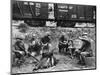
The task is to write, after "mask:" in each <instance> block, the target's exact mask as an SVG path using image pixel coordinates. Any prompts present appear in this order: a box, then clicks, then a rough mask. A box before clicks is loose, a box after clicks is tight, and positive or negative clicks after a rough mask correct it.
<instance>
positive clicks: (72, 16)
mask: <svg viewBox="0 0 100 75" xmlns="http://www.w3.org/2000/svg"><path fill="white" fill-rule="evenodd" d="M68 9H69V11H68V15H69V19H70V20H71V19H77V17H78V16H77V6H76V5H71V4H70V5H69V6H68Z"/></svg>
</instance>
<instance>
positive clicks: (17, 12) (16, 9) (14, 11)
mask: <svg viewBox="0 0 100 75" xmlns="http://www.w3.org/2000/svg"><path fill="white" fill-rule="evenodd" d="M12 15H13V17H17V18H21V17H22V13H21V11H20V8H19V5H18V2H13V7H12Z"/></svg>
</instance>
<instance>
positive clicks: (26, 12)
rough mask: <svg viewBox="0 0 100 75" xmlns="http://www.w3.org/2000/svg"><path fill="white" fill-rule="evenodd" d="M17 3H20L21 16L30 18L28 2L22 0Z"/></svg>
mask: <svg viewBox="0 0 100 75" xmlns="http://www.w3.org/2000/svg"><path fill="white" fill-rule="evenodd" d="M19 5H20V9H21V10H22V12H23V18H32V13H31V9H30V6H29V2H25V1H22V2H19Z"/></svg>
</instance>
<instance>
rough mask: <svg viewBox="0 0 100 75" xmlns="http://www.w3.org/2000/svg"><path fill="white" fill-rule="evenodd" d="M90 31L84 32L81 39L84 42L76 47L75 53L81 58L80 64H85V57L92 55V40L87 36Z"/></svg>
mask: <svg viewBox="0 0 100 75" xmlns="http://www.w3.org/2000/svg"><path fill="white" fill-rule="evenodd" d="M87 34H88V33H83V35H82V36H81V37H79V40H80V41H81V42H82V46H81V47H80V48H79V49H76V51H75V53H76V55H77V57H78V59H79V62H78V64H80V65H85V64H86V63H85V58H86V57H91V56H92V49H91V42H90V40H91V39H90V38H89V37H88V36H87Z"/></svg>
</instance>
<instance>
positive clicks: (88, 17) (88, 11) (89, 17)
mask: <svg viewBox="0 0 100 75" xmlns="http://www.w3.org/2000/svg"><path fill="white" fill-rule="evenodd" d="M85 18H86V20H93V7H92V6H85Z"/></svg>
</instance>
